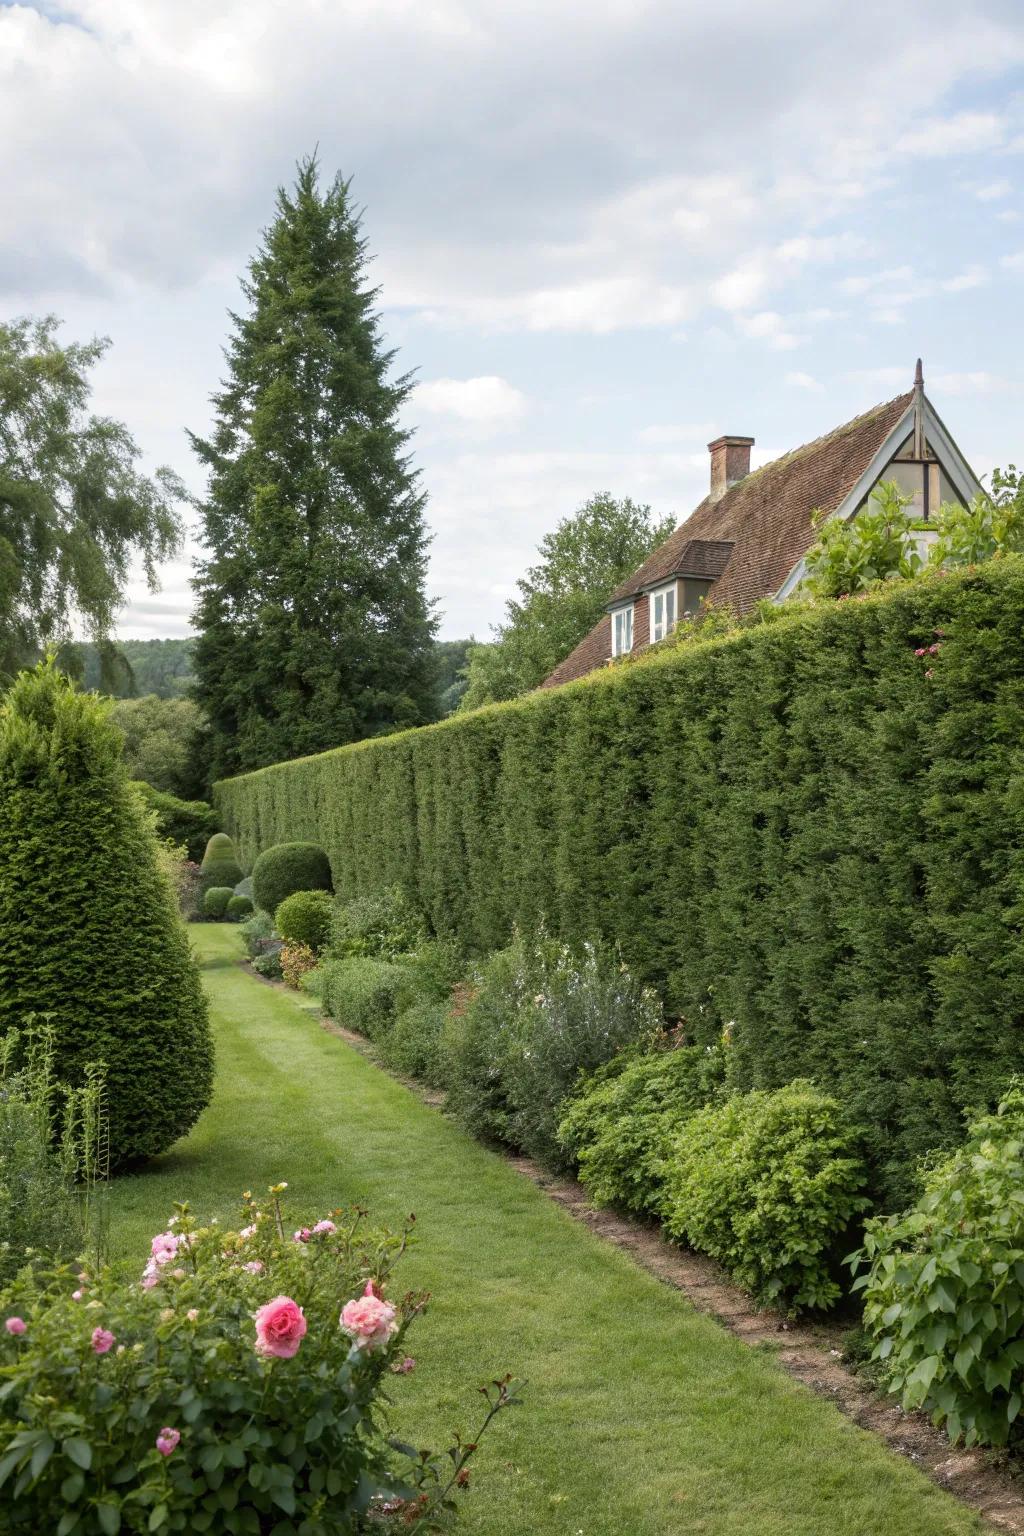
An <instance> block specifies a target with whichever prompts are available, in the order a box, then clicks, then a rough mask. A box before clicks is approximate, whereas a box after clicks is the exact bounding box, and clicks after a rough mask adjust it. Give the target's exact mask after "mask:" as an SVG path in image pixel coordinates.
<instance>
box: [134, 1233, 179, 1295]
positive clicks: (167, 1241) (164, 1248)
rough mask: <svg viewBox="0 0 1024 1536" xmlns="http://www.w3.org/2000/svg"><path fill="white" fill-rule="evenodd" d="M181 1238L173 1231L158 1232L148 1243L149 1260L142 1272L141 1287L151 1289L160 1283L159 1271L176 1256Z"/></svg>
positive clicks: (146, 1289)
mask: <svg viewBox="0 0 1024 1536" xmlns="http://www.w3.org/2000/svg"><path fill="white" fill-rule="evenodd" d="M181 1243H182V1239H181V1238H180V1237H177V1236H176V1235H175V1234H174V1233H173V1232H158V1233H157V1235H156V1237H154V1239H153V1241H152V1242H151V1243H150V1245H149V1260H148V1262H147V1264H146V1267H145V1269H144V1270H143V1272H142V1289H143V1290H144V1291H151V1290H152V1289H153V1287H154V1285H159V1283H160V1271H161V1270H162V1269H163V1268H164V1267H165V1265H167V1264H170V1262H171V1260H172V1259H174V1258H176V1257H177V1254H178V1249H179V1248H180V1247H181Z"/></svg>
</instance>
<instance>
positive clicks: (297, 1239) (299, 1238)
mask: <svg viewBox="0 0 1024 1536" xmlns="http://www.w3.org/2000/svg"><path fill="white" fill-rule="evenodd" d="M311 1235H312V1234H311V1233H310V1230H309V1228H308V1227H301V1228H300V1229H299V1231H298V1232H293V1233H292V1242H293V1243H308V1242H309V1239H310V1237H311Z"/></svg>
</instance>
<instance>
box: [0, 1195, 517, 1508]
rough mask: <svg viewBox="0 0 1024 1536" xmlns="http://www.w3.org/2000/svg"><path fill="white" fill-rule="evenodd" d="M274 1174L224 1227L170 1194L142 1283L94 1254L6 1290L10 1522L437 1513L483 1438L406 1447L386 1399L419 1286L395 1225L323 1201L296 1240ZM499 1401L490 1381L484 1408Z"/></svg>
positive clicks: (1, 1473) (2, 1502)
mask: <svg viewBox="0 0 1024 1536" xmlns="http://www.w3.org/2000/svg"><path fill="white" fill-rule="evenodd" d="M284 1187H285V1186H284V1185H280V1186H277V1187H275V1189H273V1190H271V1192H270V1195H271V1198H270V1199H269V1200H267V1201H266V1202H265V1203H264V1204H263V1205H262V1206H256V1205H254V1204H253V1203H251V1202H247V1203H246V1204H245V1205H244V1206H243V1209H242V1215H241V1219H240V1221H239V1224H238V1225H239V1228H240V1230H238V1231H233V1232H225V1231H224V1229H223V1227H218V1226H216V1225H214V1226H207V1227H206V1228H205V1229H199V1228H197V1226H196V1224H195V1222H193V1221H192V1219H191V1218H190V1217H189V1215H188V1208H187V1206H178V1207H177V1214H176V1215H175V1217H174V1219H173V1221H172V1223H171V1225H170V1227H169V1228H168V1230H167V1231H166V1232H163V1233H160V1234H158V1235H157V1236H156V1237H154V1239H153V1242H152V1251H151V1255H150V1258H149V1262H148V1263H147V1265H146V1269H145V1272H144V1274H143V1279H142V1284H141V1285H140V1284H139V1281H138V1278H137V1277H135V1276H132V1277H124V1276H123V1275H122V1274H121V1273H120V1272H119V1271H111V1270H107V1269H101V1270H100V1271H99V1272H97V1273H95V1274H94V1275H92V1276H90V1277H89V1278H87V1279H85V1280H84V1281H82V1282H80V1285H79V1290H78V1295H77V1297H75V1296H73V1295H72V1286H73V1284H74V1282H73V1280H72V1279H71V1277H70V1276H69V1275H68V1273H67V1271H66V1270H57V1271H54V1272H53V1273H51V1274H49V1275H45V1276H41V1277H39V1278H38V1279H36V1280H35V1281H33V1282H31V1283H28V1282H27V1281H23V1280H21V1279H19V1281H18V1282H17V1283H16V1285H15V1286H14V1287H13V1288H12V1289H11V1290H10V1291H8V1292H7V1294H6V1295H5V1297H4V1312H5V1314H6V1317H7V1327H6V1329H4V1330H2V1331H0V1369H2V1371H3V1378H4V1390H3V1394H2V1396H0V1489H2V1493H0V1508H2V1514H0V1526H2V1528H3V1530H4V1531H5V1532H7V1531H10V1532H24V1533H25V1536H33V1533H41V1532H44V1531H45V1532H60V1533H61V1536H70V1533H72V1532H77V1533H83V1536H84V1533H90V1536H92V1533H97V1536H116V1533H117V1532H118V1531H120V1532H122V1533H124V1536H128V1533H129V1532H131V1533H141V1532H160V1531H164V1532H198V1531H209V1532H234V1533H237V1536H257V1533H259V1532H269V1531H271V1530H273V1531H275V1532H283V1531H299V1530H302V1531H314V1530H315V1531H317V1532H320V1533H322V1536H355V1533H356V1532H359V1531H366V1530H368V1529H371V1528H376V1527H377V1525H378V1524H379V1523H381V1522H380V1521H379V1519H378V1516H379V1515H380V1514H381V1508H380V1505H381V1504H382V1503H383V1502H384V1501H385V1500H387V1501H388V1502H389V1503H390V1506H391V1512H392V1513H393V1512H395V1511H397V1512H399V1514H400V1516H404V1517H407V1518H401V1522H400V1523H401V1525H402V1528H403V1529H406V1528H411V1527H412V1526H414V1525H415V1527H416V1529H419V1530H427V1529H430V1530H438V1529H440V1528H441V1524H444V1527H445V1528H446V1529H447V1520H446V1519H445V1518H444V1515H445V1511H448V1510H450V1508H451V1502H450V1500H449V1499H448V1497H447V1489H446V1485H447V1483H448V1481H449V1477H450V1478H451V1480H452V1481H453V1482H454V1480H455V1478H457V1477H459V1475H460V1473H461V1476H462V1479H463V1480H465V1479H466V1478H467V1477H468V1473H466V1472H464V1471H463V1470H462V1469H463V1466H464V1463H465V1461H466V1459H467V1457H468V1455H470V1454H471V1453H472V1448H473V1446H474V1445H475V1442H476V1440H477V1438H478V1436H477V1435H469V1436H467V1437H466V1439H465V1441H457V1442H456V1444H455V1445H454V1446H453V1447H452V1449H451V1450H450V1451H449V1452H448V1453H447V1454H446V1455H445V1456H444V1457H434V1456H432V1455H429V1454H428V1455H425V1456H424V1457H423V1458H422V1461H421V1457H420V1455H419V1454H418V1453H416V1452H413V1451H412V1450H411V1449H410V1450H405V1449H402V1448H400V1447H398V1446H397V1445H396V1444H395V1443H394V1442H393V1441H392V1440H391V1439H390V1438H389V1436H388V1434H387V1426H386V1418H385V1413H384V1404H385V1403H390V1402H391V1401H392V1400H393V1399H394V1397H395V1395H396V1392H397V1390H398V1386H399V1382H400V1380H401V1377H402V1375H403V1373H404V1372H406V1371H408V1370H409V1369H410V1368H411V1363H412V1362H411V1361H410V1362H408V1363H404V1362H406V1361H407V1353H408V1330H409V1328H410V1326H411V1325H412V1324H413V1322H414V1321H415V1319H416V1318H417V1317H418V1316H419V1315H420V1314H421V1313H422V1312H423V1311H424V1308H425V1306H426V1303H427V1297H426V1296H425V1295H417V1294H414V1293H408V1294H406V1295H405V1296H404V1297H402V1295H401V1292H402V1291H403V1290H404V1287H402V1286H396V1285H394V1283H393V1281H394V1270H395V1266H396V1264H397V1262H398V1260H399V1259H400V1258H401V1255H402V1253H403V1252H404V1249H405V1244H406V1241H407V1237H408V1233H405V1234H396V1233H391V1232H387V1231H384V1230H373V1229H370V1228H367V1226H366V1223H365V1212H360V1211H358V1210H353V1211H338V1210H336V1211H332V1212H331V1213H330V1214H329V1215H327V1216H324V1217H322V1218H321V1219H320V1220H319V1221H315V1222H311V1224H310V1225H309V1226H300V1227H299V1230H298V1231H297V1233H296V1234H295V1238H294V1239H293V1237H292V1233H291V1230H290V1229H291V1227H292V1224H293V1223H294V1220H295V1218H294V1217H293V1218H292V1220H291V1222H289V1223H288V1227H287V1228H286V1227H285V1225H284V1220H283V1214H282V1211H281V1208H280V1204H279V1197H280V1193H281V1190H283V1189H284ZM83 1290H84V1291H85V1296H84V1297H83V1296H82V1291H83ZM392 1296H393V1298H394V1299H391V1297H392ZM293 1298H295V1299H293ZM12 1321H13V1322H14V1323H15V1324H16V1327H14V1328H12V1326H11V1323H12ZM511 1400H513V1393H512V1392H511V1391H510V1390H509V1387H508V1384H507V1383H504V1384H500V1385H499V1386H498V1387H497V1389H492V1391H491V1393H490V1394H489V1395H488V1402H487V1410H491V1409H497V1410H501V1409H502V1408H504V1407H505V1406H507V1404H508V1403H509V1402H510V1401H511ZM484 1427H485V1428H486V1422H485V1424H484ZM418 1443H419V1441H418V1440H417V1444H418ZM442 1479H443V1480H442ZM439 1521H440V1522H441V1523H439ZM385 1523H386V1524H388V1525H389V1526H390V1524H391V1521H390V1520H389V1519H387V1516H386V1515H385Z"/></svg>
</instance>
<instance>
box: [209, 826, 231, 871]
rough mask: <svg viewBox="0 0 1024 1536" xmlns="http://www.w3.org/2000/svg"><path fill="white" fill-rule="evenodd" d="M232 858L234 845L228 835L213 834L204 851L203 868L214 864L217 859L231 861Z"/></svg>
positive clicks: (223, 833)
mask: <svg viewBox="0 0 1024 1536" xmlns="http://www.w3.org/2000/svg"><path fill="white" fill-rule="evenodd" d="M234 856H235V845H234V843H233V842H232V840H231V838H230V837H229V836H228V834H227V833H226V832H215V833H214V834H213V836H212V837H211V838H210V840H209V842H208V843H207V844H206V851H205V853H204V854H203V868H204V869H206V867H207V865H209V864H214V863H216V861H217V860H218V859H233V858H234Z"/></svg>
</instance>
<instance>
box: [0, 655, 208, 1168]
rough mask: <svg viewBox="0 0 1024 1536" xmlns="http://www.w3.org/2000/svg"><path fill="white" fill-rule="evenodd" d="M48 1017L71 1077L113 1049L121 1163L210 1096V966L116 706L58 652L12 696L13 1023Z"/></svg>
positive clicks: (2, 996) (2, 1023)
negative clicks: (80, 683) (144, 800)
mask: <svg viewBox="0 0 1024 1536" xmlns="http://www.w3.org/2000/svg"><path fill="white" fill-rule="evenodd" d="M32 1014H36V1015H47V1016H48V1017H49V1019H50V1021H51V1025H52V1028H53V1031H54V1038H55V1063H54V1065H55V1071H56V1075H57V1077H58V1078H60V1079H62V1080H64V1081H67V1082H71V1083H78V1082H81V1081H82V1080H83V1076H84V1069H85V1066H86V1064H87V1063H89V1062H100V1061H102V1062H103V1063H105V1066H106V1077H107V1093H108V1101H109V1117H110V1139H111V1155H112V1162H113V1164H114V1166H115V1167H125V1166H126V1165H129V1164H131V1163H135V1162H137V1161H139V1160H140V1159H142V1158H144V1157H150V1156H152V1155H153V1154H154V1153H157V1152H161V1151H163V1150H164V1149H165V1148H166V1147H168V1146H170V1144H171V1142H173V1141H174V1140H175V1139H176V1138H177V1137H178V1136H180V1135H182V1134H183V1132H185V1131H187V1130H188V1129H189V1127H190V1126H192V1125H193V1124H194V1123H195V1121H196V1119H197V1118H198V1116H199V1113H200V1111H201V1110H202V1109H203V1107H204V1105H205V1104H206V1103H207V1101H208V1100H209V1097H210V1088H211V1084H212V1079H213V1048H212V1044H211V1040H210V1032H209V1025H208V1022H207V1016H206V1004H205V1000H204V998H203V994H202V990H201V987H200V982H199V973H198V970H197V968H196V965H195V961H194V960H193V958H192V955H191V952H190V950H189V945H188V938H187V935H186V933H185V929H184V927H183V925H182V923H181V920H180V918H179V917H178V914H177V910H176V905H175V901H174V898H173V895H172V893H171V891H170V889H169V887H168V885H167V882H166V880H165V879H164V877H163V875H162V874H161V872H160V869H159V866H158V863H157V848H156V842H155V840H154V837H153V834H152V832H151V831H150V830H149V827H148V825H147V823H146V819H145V812H144V810H143V809H142V806H141V804H140V802H139V800H138V798H137V796H136V795H135V793H134V791H133V790H132V789H131V787H130V784H129V781H128V777H127V774H126V771H125V768H124V766H123V763H122V754H121V737H120V734H119V732H118V731H117V730H116V729H115V728H114V726H112V725H111V724H110V723H109V721H108V719H107V706H105V705H104V703H103V702H102V701H101V700H100V699H98V698H97V697H96V695H94V694H85V693H81V692H79V691H78V690H77V689H76V688H75V686H74V685H73V684H72V683H71V682H70V681H69V679H68V678H66V677H64V676H63V675H62V674H61V673H60V672H58V671H57V669H56V668H55V667H54V665H53V664H52V663H43V664H42V665H41V666H39V667H37V668H36V669H35V670H34V671H32V672H22V673H21V674H20V675H19V676H18V678H17V679H16V681H15V683H14V685H13V687H12V688H11V689H10V692H9V693H8V695H7V697H6V699H5V700H4V701H3V705H2V707H0V1036H3V1035H5V1034H6V1033H7V1031H8V1030H9V1029H12V1028H17V1027H20V1026H21V1025H23V1024H24V1023H25V1022H26V1020H27V1019H28V1018H29V1016H30V1015H32Z"/></svg>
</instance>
